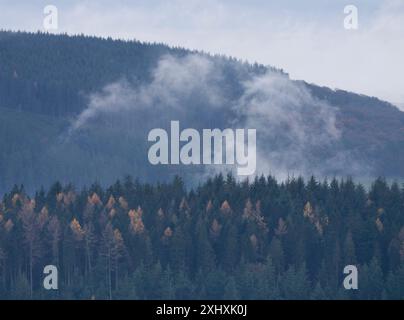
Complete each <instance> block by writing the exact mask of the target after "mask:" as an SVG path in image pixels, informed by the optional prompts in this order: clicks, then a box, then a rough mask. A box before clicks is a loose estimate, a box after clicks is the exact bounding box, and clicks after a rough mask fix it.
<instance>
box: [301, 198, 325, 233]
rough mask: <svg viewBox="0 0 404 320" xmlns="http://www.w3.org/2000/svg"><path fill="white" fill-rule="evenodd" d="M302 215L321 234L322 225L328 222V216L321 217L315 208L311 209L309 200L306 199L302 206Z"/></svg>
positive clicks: (322, 231) (322, 230)
mask: <svg viewBox="0 0 404 320" xmlns="http://www.w3.org/2000/svg"><path fill="white" fill-rule="evenodd" d="M303 216H304V217H305V218H306V219H308V220H309V221H310V222H311V223H312V224H313V225H314V227H315V228H316V230H317V232H318V233H319V234H320V235H323V233H324V226H325V225H327V224H328V217H327V216H325V217H323V218H321V217H320V215H319V214H318V213H317V212H316V210H314V209H313V207H312V205H311V203H310V201H307V203H306V204H305V206H304V208H303Z"/></svg>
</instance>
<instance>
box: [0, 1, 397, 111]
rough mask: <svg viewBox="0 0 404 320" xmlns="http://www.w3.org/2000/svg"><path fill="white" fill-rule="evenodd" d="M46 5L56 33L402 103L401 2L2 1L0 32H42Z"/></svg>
mask: <svg viewBox="0 0 404 320" xmlns="http://www.w3.org/2000/svg"><path fill="white" fill-rule="evenodd" d="M49 4H52V5H56V6H57V8H58V11H59V29H58V32H67V33H69V34H77V33H84V34H90V35H98V36H111V37H113V38H124V39H138V40H141V41H149V42H164V43H167V44H170V45H175V46H183V47H187V48H190V49H201V50H204V51H207V52H210V53H221V54H227V55H231V56H235V57H238V58H242V59H246V60H249V61H250V62H255V61H257V62H260V63H263V64H268V65H272V66H275V67H279V68H283V69H284V70H285V71H286V72H288V73H289V74H290V76H291V78H293V79H303V80H306V81H308V82H313V83H316V84H319V85H326V86H329V87H332V88H340V89H346V90H350V91H355V92H358V93H363V94H367V95H372V96H377V97H380V98H383V99H386V100H388V101H391V102H393V103H404V81H403V74H404V63H403V57H404V0H358V1H354V0H347V1H343V0H305V1H302V0H277V1H271V0H266V1H265V0H245V1H241V0H228V1H224V0H203V1H201V0H172V1H169V0H144V1H143V0H142V1H136V0H134V1H125V0H111V1H106V0H98V1H95V0H94V1H76V0H66V1H61V0H54V1H53V2H52V1H42V0H20V1H15V0H0V28H1V29H11V30H29V31H36V30H43V26H42V25H43V17H44V14H43V8H44V7H45V6H46V5H49ZM348 4H353V5H355V6H356V7H357V8H358V12H359V28H358V30H346V29H345V28H344V24H343V21H344V18H345V14H344V7H345V6H346V5H348ZM0 63H1V61H0Z"/></svg>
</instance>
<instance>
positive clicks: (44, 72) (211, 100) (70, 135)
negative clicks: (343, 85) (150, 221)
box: [0, 31, 404, 193]
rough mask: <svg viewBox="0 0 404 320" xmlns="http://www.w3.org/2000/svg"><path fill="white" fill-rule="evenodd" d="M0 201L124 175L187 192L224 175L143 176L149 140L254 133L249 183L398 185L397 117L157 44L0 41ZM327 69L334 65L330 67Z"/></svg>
mask: <svg viewBox="0 0 404 320" xmlns="http://www.w3.org/2000/svg"><path fill="white" fill-rule="evenodd" d="M0 62H1V63H0V134H1V139H0V150H1V151H2V152H1V153H0V193H4V192H7V191H8V190H10V188H11V187H12V186H13V185H14V184H24V186H25V189H26V191H27V192H29V193H32V192H34V191H35V190H37V189H38V188H40V186H42V185H43V186H45V187H49V186H50V185H51V184H52V183H53V182H54V181H56V180H59V181H61V182H63V183H69V182H72V183H73V184H75V185H77V186H83V185H89V184H91V183H92V182H93V181H98V182H99V183H100V184H102V185H103V186H105V185H107V184H111V183H113V181H114V180H115V179H116V178H117V177H119V176H123V175H125V174H131V175H133V176H136V177H137V178H139V179H141V181H144V182H156V181H169V180H170V179H172V178H173V177H174V176H175V175H177V174H178V175H180V176H182V177H183V179H184V181H185V182H186V183H187V184H189V185H191V186H192V185H196V183H197V182H198V181H200V179H201V178H202V179H204V178H206V177H208V176H210V175H211V174H215V173H218V172H223V171H224V170H229V171H231V170H232V168H231V167H230V168H217V167H215V168H212V167H203V166H197V167H194V166H169V167H164V166H152V165H150V163H149V162H148V160H147V149H148V147H149V145H148V143H147V133H148V132H149V130H150V129H152V128H158V127H161V128H165V129H167V127H168V126H169V122H170V120H179V121H180V122H181V123H183V124H184V126H185V127H191V128H195V129H201V128H220V129H225V128H226V127H232V128H236V127H239V128H249V127H252V128H256V129H257V137H258V141H257V150H258V159H257V167H258V172H257V174H261V173H263V174H269V173H271V174H273V175H275V176H276V177H277V178H278V179H282V180H283V179H287V177H288V176H289V175H295V176H298V175H300V174H301V175H304V176H306V177H309V176H310V175H311V174H315V175H316V176H318V177H326V176H328V177H333V176H343V177H345V176H348V175H350V176H353V177H354V178H358V179H366V180H368V179H370V178H371V177H375V176H379V175H380V176H385V177H387V178H396V179H402V177H403V176H404V135H403V128H404V113H403V112H400V111H399V110H398V109H397V108H396V107H394V106H393V105H391V104H389V103H387V102H383V101H380V100H378V99H377V98H371V97H366V96H361V95H357V94H354V93H349V92H346V91H342V90H336V91H334V90H331V89H328V88H324V87H318V86H315V85H311V84H307V83H305V82H303V81H292V80H290V79H289V77H288V75H287V74H286V73H284V72H283V71H282V70H278V69H276V68H272V67H266V66H263V65H259V64H249V63H246V62H241V61H238V60H236V59H233V58H227V57H223V56H209V55H206V54H203V53H198V52H192V51H189V50H185V49H182V48H169V47H167V46H165V45H162V44H144V43H140V42H136V41H132V42H130V41H118V40H112V39H104V40H103V39H98V38H95V37H87V36H75V37H71V36H66V35H49V34H41V33H37V34H28V33H21V32H5V31H2V32H0ZM330 63H332V62H330Z"/></svg>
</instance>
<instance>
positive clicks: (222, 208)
mask: <svg viewBox="0 0 404 320" xmlns="http://www.w3.org/2000/svg"><path fill="white" fill-rule="evenodd" d="M220 212H221V213H223V214H225V215H228V214H230V213H231V207H230V204H229V203H228V202H227V200H224V201H223V203H222V205H221V206H220Z"/></svg>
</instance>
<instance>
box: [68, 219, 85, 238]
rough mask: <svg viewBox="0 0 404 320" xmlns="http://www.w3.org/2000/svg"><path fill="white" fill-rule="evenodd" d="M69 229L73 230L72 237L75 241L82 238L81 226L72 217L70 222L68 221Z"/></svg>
mask: <svg viewBox="0 0 404 320" xmlns="http://www.w3.org/2000/svg"><path fill="white" fill-rule="evenodd" d="M70 229H71V230H72V232H73V235H74V238H75V239H76V240H77V241H81V240H83V238H84V234H85V232H84V230H83V229H82V228H81V225H80V223H79V222H78V221H77V219H76V218H73V220H72V222H71V223H70Z"/></svg>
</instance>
